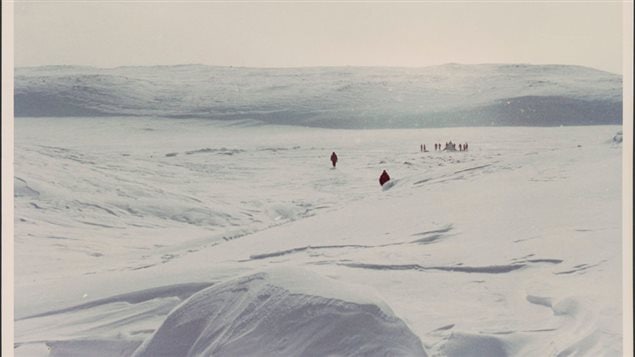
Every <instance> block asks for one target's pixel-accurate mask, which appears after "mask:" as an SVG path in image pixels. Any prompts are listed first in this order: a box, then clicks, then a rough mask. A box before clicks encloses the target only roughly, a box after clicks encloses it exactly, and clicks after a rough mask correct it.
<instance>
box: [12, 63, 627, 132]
mask: <svg viewBox="0 0 635 357" xmlns="http://www.w3.org/2000/svg"><path fill="white" fill-rule="evenodd" d="M15 114H16V116H18V117H28V116H37V117H68V116H88V117H90V116H160V117H174V118H184V117H189V118H210V119H218V120H225V119H228V120H229V119H253V120H259V121H261V122H263V123H272V124H292V125H304V126H319V127H334V128H390V127H394V128H398V127H439V126H485V125H501V126H502V125H523V126H552V125H553V126H555V125H594V124H620V123H621V122H622V77H621V76H620V75H616V74H612V73H608V72H604V71H599V70H595V69H592V68H587V67H581V66H569V65H528V64H480V65H462V64H446V65H441V66H430V67H420V68H393V67H310V68H245V67H214V66H206V65H177V66H148V67H144V66H140V67H116V68H94V67H84V66H44V67H28V68H17V69H16V72H15Z"/></svg>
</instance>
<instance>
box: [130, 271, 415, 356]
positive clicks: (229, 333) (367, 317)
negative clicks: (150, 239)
mask: <svg viewBox="0 0 635 357" xmlns="http://www.w3.org/2000/svg"><path fill="white" fill-rule="evenodd" d="M290 269H293V268H290ZM307 280H308V281H307ZM305 288H306V289H307V290H305ZM359 289H360V287H355V286H347V285H344V284H341V283H337V282H335V281H329V280H328V279H324V278H320V277H317V276H314V274H311V273H310V272H308V271H303V270H299V271H298V270H290V271H286V270H274V271H269V272H265V273H258V274H254V275H249V276H246V277H243V278H238V279H235V280H231V281H228V282H226V283H222V284H219V285H217V286H213V287H211V288H208V289H206V290H203V291H201V292H199V293H197V294H195V295H193V296H192V297H191V298H190V299H188V300H187V301H186V302H184V303H183V304H182V305H180V306H179V307H178V308H177V309H175V310H174V311H172V312H171V313H170V314H169V315H168V316H167V318H166V319H165V321H164V322H163V324H162V325H161V326H160V327H159V328H158V330H157V331H156V332H155V333H154V335H153V336H152V337H151V338H150V339H149V340H147V341H146V342H145V343H144V344H143V345H142V346H141V347H139V349H138V350H137V351H136V353H135V354H134V356H137V357H143V356H151V357H159V356H183V357H185V356H316V357H317V356H426V353H425V351H424V350H423V346H422V345H421V342H420V341H419V339H418V338H417V337H416V336H415V335H414V334H413V333H412V332H411V331H410V329H409V328H408V327H407V326H406V325H405V324H404V323H403V322H402V321H401V320H400V319H399V318H397V317H396V316H394V314H393V313H392V311H390V310H389V309H388V308H387V307H386V306H384V305H383V303H378V304H377V303H372V302H369V297H368V296H367V295H362V294H363V292H362V291H364V289H361V291H360V290H359Z"/></svg>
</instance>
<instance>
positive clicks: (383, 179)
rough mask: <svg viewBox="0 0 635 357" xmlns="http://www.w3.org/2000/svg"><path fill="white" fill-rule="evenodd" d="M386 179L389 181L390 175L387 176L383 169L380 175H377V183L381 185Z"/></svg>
mask: <svg viewBox="0 0 635 357" xmlns="http://www.w3.org/2000/svg"><path fill="white" fill-rule="evenodd" d="M388 181H390V176H388V173H387V172H386V170H384V171H383V172H382V173H381V176H379V184H380V185H382V186H383V185H384V184H385V183H386V182H388Z"/></svg>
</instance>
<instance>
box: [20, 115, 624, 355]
mask: <svg viewBox="0 0 635 357" xmlns="http://www.w3.org/2000/svg"><path fill="white" fill-rule="evenodd" d="M619 129H620V127H616V126H598V127H562V128H453V129H427V130H423V129H421V130H329V129H307V128H300V127H276V126H267V125H258V124H256V123H253V122H240V123H232V124H231V125H229V124H228V123H221V122H213V121H205V120H189V119H184V120H166V119H158V118H101V119H97V118H90V119H88V118H75V119H68V118H56V119H50V118H41V119H35V118H20V119H18V120H17V121H16V133H15V138H16V148H15V163H16V168H15V175H16V180H15V181H16V198H15V201H16V215H15V220H16V241H15V254H16V286H15V289H16V318H17V321H16V350H15V351H16V354H17V355H22V356H31V355H46V353H49V354H50V355H72V354H73V353H75V354H83V355H90V354H87V353H88V351H101V352H103V354H102V355H125V356H128V355H131V354H132V353H133V351H135V350H137V352H138V353H139V354H142V353H143V351H146V349H148V348H154V347H152V346H155V347H156V346H165V344H169V345H170V346H175V348H176V347H177V346H179V343H181V342H185V340H184V339H185V337H186V336H184V335H183V334H182V331H181V332H180V331H179V329H178V328H176V327H178V323H176V322H178V321H184V320H181V319H182V316H183V315H179V313H177V312H179V311H180V312H181V313H182V312H187V314H189V315H187V316H190V315H191V316H197V318H198V317H201V318H202V320H201V321H202V322H200V324H199V325H196V326H194V327H192V328H193V330H192V331H194V332H195V335H196V336H199V337H200V338H201V339H200V343H199V344H195V345H196V348H195V349H194V350H192V353H194V354H195V352H201V351H208V352H209V351H223V349H225V350H224V351H228V352H227V354H226V355H231V354H232V353H238V352H240V353H241V354H244V355H250V354H251V355H254V354H256V355H257V354H258V352H259V351H258V350H255V347H253V346H256V344H257V343H259V344H260V343H261V342H263V341H280V340H279V338H278V337H279V336H277V335H275V334H273V331H269V329H267V328H263V326H270V325H267V323H268V322H267V321H269V320H266V319H264V317H263V315H259V314H258V313H254V312H253V311H252V310H249V309H248V308H247V307H248V306H252V304H255V303H256V302H257V301H258V300H257V296H259V294H261V293H264V292H266V293H267V294H273V295H275V296H277V297H279V299H278V298H276V299H269V300H267V301H268V303H267V304H263V305H262V306H263V308H262V309H263V310H258V311H268V312H270V313H271V314H272V316H274V317H275V318H274V320H275V321H274V322H272V323H273V325H275V326H291V325H292V323H293V322H294V321H295V322H299V321H305V320H302V319H296V317H298V316H304V315H303V314H300V315H288V316H287V315H285V314H284V313H285V312H288V311H289V310H286V309H285V308H283V307H282V305H280V303H279V302H280V301H286V302H287V303H288V304H289V306H294V307H295V308H297V309H298V311H308V310H304V309H308V307H309V306H313V307H314V308H316V306H317V307H320V308H319V309H318V308H316V309H317V311H322V312H324V313H325V315H324V316H332V319H333V321H341V323H342V324H343V325H341V326H349V325H348V324H353V325H351V326H353V327H356V328H354V329H352V330H353V331H358V330H359V328H358V327H359V326H360V325H359V324H357V322H355V321H367V320H365V319H362V320H356V319H355V318H351V319H350V320H347V317H351V316H357V315H356V314H358V313H359V314H362V315H363V316H366V315H364V314H363V313H362V312H363V311H367V310H365V308H363V307H364V306H375V307H376V308H375V310H373V311H375V312H377V313H373V314H372V318H371V320H372V321H374V325H373V326H376V328H377V329H375V330H373V331H376V332H377V331H383V332H377V333H379V334H381V335H387V336H393V337H394V338H406V340H407V341H411V342H412V341H414V340H412V339H411V338H410V337H406V336H409V334H412V336H416V339H417V340H418V341H420V342H421V344H422V346H423V348H424V349H425V351H426V352H425V353H427V354H428V355H431V356H465V355H468V356H469V355H470V354H471V355H484V354H486V355H490V356H506V355H519V356H535V355H558V354H561V355H568V354H573V355H592V356H598V355H606V356H613V355H620V353H621V326H622V325H621V318H622V315H621V306H622V305H621V250H620V249H621V248H620V247H621V218H620V217H621V215H620V214H621V145H620V144H619V143H616V142H614V141H613V140H612V138H613V137H614V136H615V134H616V133H617V132H618V130H619ZM448 140H452V141H455V142H458V143H461V142H468V143H469V144H470V151H468V152H455V153H446V152H435V151H433V150H432V151H430V152H428V153H420V152H419V144H422V143H423V144H426V145H427V146H428V148H433V147H434V143H435V142H440V143H444V142H445V141H448ZM332 151H336V152H337V154H338V156H339V158H340V160H339V162H338V167H337V169H331V168H330V162H329V155H330V153H331V152H332ZM383 169H386V170H387V171H388V172H389V173H390V175H391V177H393V180H394V182H395V184H394V185H393V187H392V188H390V189H389V190H382V189H381V188H380V187H379V184H378V182H377V178H378V176H379V174H380V173H381V170H383ZM274 268H275V269H274ZM271 269H274V270H271ZM276 269H277V270H276ZM272 271H273V273H271V272H272ZM302 271H309V273H306V274H303V273H301V272H302ZM263 274H264V275H263ZM250 276H251V277H258V278H257V279H256V280H249V279H250V278H249V279H248V278H246V277H250ZM241 277H242V278H241ZM276 277H277V278H276ZM311 277H313V278H311ZM261 278H262V279H261ZM241 279H243V280H241ZM244 279H247V280H244ZM314 281H327V282H331V284H336V285H344V286H350V288H349V289H346V288H337V289H334V288H333V289H325V288H321V289H320V288H319V287H323V286H324V285H328V284H321V283H319V284H316V283H314ZM301 286H305V287H311V288H313V287H317V288H315V290H310V289H309V290H302V289H300V288H299V287H301ZM357 286H363V287H364V290H367V291H365V292H360V293H355V291H357V290H358V289H356V288H355V287H357ZM294 287H295V288H297V289H299V290H298V291H294V290H293V288H294ZM232 289H233V290H235V292H234V293H232V294H235V295H231V294H230V293H229V292H231V291H233V290H232ZM335 290H336V291H349V293H346V294H344V295H343V296H338V297H333V296H331V295H333V294H334V293H333V291H335ZM223 294H225V295H223ZM227 294H230V295H227ZM273 295H272V296H273ZM223 296H225V298H228V296H234V297H237V299H236V300H233V299H234V298H232V301H235V304H236V305H232V307H227V310H215V309H214V311H215V313H214V314H212V313H211V310H210V309H211V306H216V305H215V304H218V303H219V301H222V299H225V298H223ZM362 297H365V298H366V299H367V301H361V300H363V299H362ZM333 299H335V300H337V302H336V303H334V305H333V304H331V303H329V301H331V302H332V301H334V300H333ZM240 301H242V303H241V302H240ZM259 306H260V305H259ZM347 309H348V310H347ZM254 311H255V310H254ZM311 311H313V310H311ZM345 311H348V312H345ZM380 311H391V313H390V314H386V313H379V312H380ZM350 314H352V315H350ZM362 315H359V316H362ZM285 316H287V317H285ZM222 318H225V319H226V320H227V319H229V320H232V321H247V322H250V321H254V323H253V324H250V323H246V324H245V325H243V326H241V327H240V328H233V327H230V326H229V325H226V324H225V323H219V322H218V321H222ZM218 319H221V320H218ZM386 319H388V320H386ZM186 320H187V319H186ZM188 321H189V320H188ZM258 321H260V322H258ZM351 321H353V322H351ZM386 321H393V322H391V323H390V324H388V323H387V322H386ZM256 322H257V323H256ZM315 323H316V324H317V322H315ZM285 324H286V325H285ZM306 324H307V326H310V328H309V329H308V330H302V329H300V328H298V329H293V333H294V334H293V338H292V340H289V341H288V343H287V344H275V343H274V342H271V343H268V344H267V345H268V346H272V348H274V346H275V348H281V349H282V350H284V351H286V352H289V353H288V354H285V353H281V354H280V355H294V354H295V353H297V354H301V353H300V351H302V348H308V347H307V346H314V347H315V346H318V347H319V346H324V344H325V342H324V341H333V340H331V338H334V337H333V336H331V337H329V338H327V339H323V340H319V339H318V337H319V334H317V333H311V332H310V331H313V332H315V331H321V330H320V328H319V327H317V326H318V325H313V322H311V320H306ZM362 325H364V326H365V325H366V322H364V323H363V324H362ZM252 326H253V327H252ZM234 327H235V326H234ZM383 329H388V330H383ZM296 330H297V331H296ZM344 330H347V329H343V330H341V331H344ZM213 331H224V332H223V333H222V334H221V335H218V334H215V333H213ZM387 331H392V332H387ZM268 333H269V334H268ZM360 334H362V333H361V332H360ZM336 335H337V336H336V337H338V338H340V337H341V338H342V339H345V338H346V336H345V334H343V333H341V334H340V333H338V334H336ZM157 336H165V337H157ZM245 336H246V337H245ZM369 336H371V335H358V336H357V337H353V336H351V338H353V340H352V341H357V342H355V343H353V342H351V343H349V344H346V343H343V344H340V345H337V344H336V345H337V346H340V347H341V350H340V353H341V354H343V355H349V354H351V352H350V351H351V350H349V349H347V348H351V346H357V347H358V348H359V350H358V351H376V350H373V349H372V348H374V347H377V345H373V343H372V342H359V341H362V340H363V341H371V340H373V339H365V338H369ZM190 337H191V336H190ZM232 341H237V342H236V343H232ZM316 341H321V342H319V343H318V342H316ZM396 341H402V340H396ZM238 342H244V343H242V344H241V343H238ZM313 342H315V343H316V344H315V345H311V343H313ZM349 342H350V341H349ZM415 342H416V341H415ZM415 342H412V344H409V346H416V343H415ZM409 343H410V342H409ZM327 344H328V343H327ZM382 345H385V346H387V348H389V347H390V346H392V345H391V344H390V343H389V342H386V343H382ZM398 345H399V346H405V344H404V343H399V344H398ZM140 346H141V347H140ZM249 346H251V347H249ZM395 346H396V345H395ZM242 348H245V349H242ZM365 348H368V350H365ZM215 349H216V350H215ZM148 351H149V350H148ZM304 351H306V350H304ZM311 351H318V352H324V351H323V350H311ZM405 351H406V352H404V354H406V355H407V354H408V353H410V352H412V351H417V350H416V349H407V350H405ZM318 352H316V353H318ZM94 353H98V352H94ZM334 353H337V351H334ZM369 353H370V354H372V353H371V352H369ZM272 354H275V353H274V352H272ZM414 354H415V355H423V353H420V352H419V353H414ZM97 355H98V354H97ZM220 355H222V353H221V354H220Z"/></svg>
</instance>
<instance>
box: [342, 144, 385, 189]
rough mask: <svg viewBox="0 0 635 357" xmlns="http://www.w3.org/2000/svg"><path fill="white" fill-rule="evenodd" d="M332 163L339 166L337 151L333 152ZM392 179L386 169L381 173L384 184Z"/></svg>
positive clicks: (381, 182) (381, 181) (380, 177)
mask: <svg viewBox="0 0 635 357" xmlns="http://www.w3.org/2000/svg"><path fill="white" fill-rule="evenodd" d="M331 164H333V168H335V167H336V166H337V154H336V153H335V151H333V153H331ZM388 181H390V175H388V172H386V170H384V171H382V173H381V175H379V184H380V185H381V186H383V185H384V184H385V183H386V182H388Z"/></svg>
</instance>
